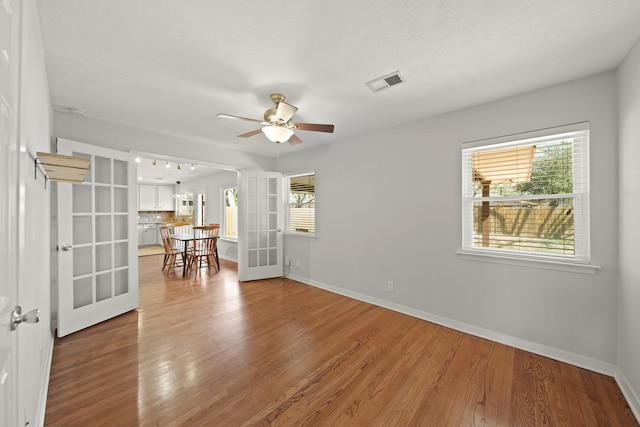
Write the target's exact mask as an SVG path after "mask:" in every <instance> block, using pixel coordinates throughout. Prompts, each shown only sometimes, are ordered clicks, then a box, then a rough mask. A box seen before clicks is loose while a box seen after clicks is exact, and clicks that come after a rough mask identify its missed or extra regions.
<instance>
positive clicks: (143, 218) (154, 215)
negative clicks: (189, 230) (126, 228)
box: [138, 211, 193, 224]
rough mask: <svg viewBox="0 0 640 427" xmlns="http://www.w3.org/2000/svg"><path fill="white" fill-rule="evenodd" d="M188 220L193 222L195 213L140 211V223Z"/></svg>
mask: <svg viewBox="0 0 640 427" xmlns="http://www.w3.org/2000/svg"><path fill="white" fill-rule="evenodd" d="M169 222H188V223H190V224H193V215H176V213H175V212H154V211H138V224H149V223H163V224H164V223H169Z"/></svg>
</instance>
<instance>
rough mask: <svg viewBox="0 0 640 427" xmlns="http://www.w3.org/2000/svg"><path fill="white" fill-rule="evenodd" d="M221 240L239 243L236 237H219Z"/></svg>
mask: <svg viewBox="0 0 640 427" xmlns="http://www.w3.org/2000/svg"><path fill="white" fill-rule="evenodd" d="M219 240H223V241H225V242H233V243H238V239H236V238H235V237H219Z"/></svg>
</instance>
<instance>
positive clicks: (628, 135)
mask: <svg viewBox="0 0 640 427" xmlns="http://www.w3.org/2000/svg"><path fill="white" fill-rule="evenodd" d="M618 98H619V104H618V105H619V115H620V176H619V178H620V181H619V185H620V187H619V194H620V250H619V252H620V280H619V285H618V286H619V290H618V307H619V308H618V366H619V368H620V371H621V377H622V379H623V384H622V389H623V391H626V393H625V394H626V395H627V400H629V401H630V402H633V403H634V404H633V405H632V407H634V410H635V414H636V417H638V418H639V419H640V262H639V261H640V257H639V256H638V254H639V253H640V251H639V250H638V244H639V242H640V223H639V222H638V217H639V215H638V213H639V212H640V167H639V165H640V41H638V42H637V43H636V45H635V47H634V48H633V49H632V51H631V52H630V54H629V55H628V56H627V58H626V60H625V61H624V63H623V64H622V65H621V67H620V68H619V70H618ZM619 382H620V381H619Z"/></svg>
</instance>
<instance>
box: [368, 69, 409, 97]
mask: <svg viewBox="0 0 640 427" xmlns="http://www.w3.org/2000/svg"><path fill="white" fill-rule="evenodd" d="M404 82H405V79H404V77H402V74H400V71H394V72H393V73H391V74H387V75H386V76H382V77H378V78H377V79H373V80H371V81H368V82H367V83H365V84H366V85H367V86H369V89H371V90H372V91H374V92H378V91H381V90H382V89H386V88H388V87H391V86H395V85H397V84H399V83H404Z"/></svg>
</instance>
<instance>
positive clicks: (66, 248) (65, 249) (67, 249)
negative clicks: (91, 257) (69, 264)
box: [62, 244, 73, 251]
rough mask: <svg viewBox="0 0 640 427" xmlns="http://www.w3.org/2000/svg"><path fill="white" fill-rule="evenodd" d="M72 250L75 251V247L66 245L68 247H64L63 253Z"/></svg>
mask: <svg viewBox="0 0 640 427" xmlns="http://www.w3.org/2000/svg"><path fill="white" fill-rule="evenodd" d="M72 249H73V246H71V245H69V244H66V245H64V246H62V250H63V251H70V250H72Z"/></svg>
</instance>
